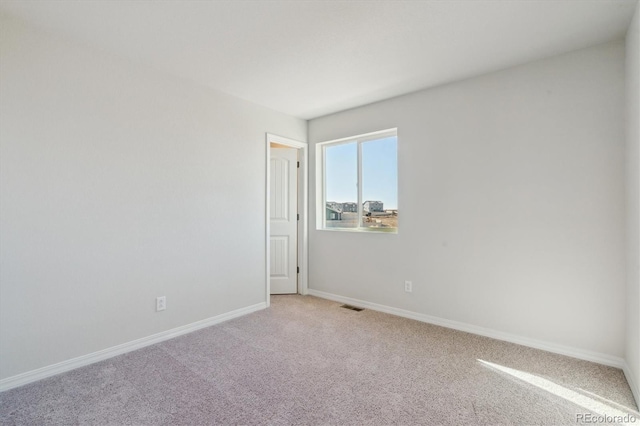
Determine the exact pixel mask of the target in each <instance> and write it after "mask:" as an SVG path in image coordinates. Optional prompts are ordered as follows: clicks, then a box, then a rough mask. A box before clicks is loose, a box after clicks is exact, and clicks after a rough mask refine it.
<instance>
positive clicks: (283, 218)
mask: <svg viewBox="0 0 640 426" xmlns="http://www.w3.org/2000/svg"><path fill="white" fill-rule="evenodd" d="M270 180H271V199H270V210H271V211H270V213H269V217H270V220H271V242H270V255H271V263H270V265H271V294H287V293H297V292H298V272H297V270H298V262H297V259H298V256H297V252H298V207H297V206H298V185H297V182H298V150H297V149H295V148H271V176H270Z"/></svg>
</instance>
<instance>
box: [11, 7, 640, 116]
mask: <svg viewBox="0 0 640 426" xmlns="http://www.w3.org/2000/svg"><path fill="white" fill-rule="evenodd" d="M636 4H637V0H595V1H592V0H464V1H455V0H450V1H445V0H439V1H196V0H183V1H174V0H165V1H146V0H130V1H105V0H89V1H75V0H74V1H69V0H58V1H44V0H42V1H19V0H1V1H0V11H2V12H3V13H4V14H6V15H10V16H11V15H12V16H16V17H18V18H20V19H23V20H25V21H27V22H30V23H32V24H34V25H36V26H40V27H43V28H45V29H47V30H50V31H55V32H58V33H62V34H64V35H66V36H70V37H74V38H76V39H79V40H81V41H82V42H84V43H86V44H87V45H90V46H95V47H100V48H102V49H106V50H108V51H111V52H113V53H116V54H118V55H123V56H126V57H128V58H130V59H132V60H135V61H139V62H142V63H145V64H148V65H151V66H153V67H156V68H159V69H162V70H165V71H168V72H170V73H173V74H177V75H179V76H182V77H185V78H188V79H190V80H193V81H195V82H197V83H200V84H203V85H206V86H209V87H211V88H213V89H216V90H219V91H222V92H226V93H229V94H232V95H235V96H237V97H240V98H243V99H246V100H249V101H252V102H255V103H257V104H261V105H265V106H267V107H270V108H272V109H275V110H278V111H282V112H285V113H288V114H291V115H294V116H297V117H301V118H305V119H309V118H314V117H318V116H321V115H326V114H329V113H333V112H336V111H340V110H344V109H347V108H352V107H356V106H359V105H364V104H367V103H371V102H375V101H378V100H382V99H386V98H389V97H393V96H397V95H401V94H405V93H409V92H413V91H415V90H419V89H423V88H427V87H433V86H435V85H440V84H443V83H447V82H451V81H455V80H460V79H463V78H467V77H470V76H473V75H478V74H482V73H486V72H490V71H494V70H498V69H503V68H507V67H510V66H513V65H517V64H521V63H525V62H529V61H532V60H536V59H540V58H543V57H547V56H551V55H555V54H559V53H563V52H567V51H571V50H575V49H579V48H582V47H587V46H591V45H594V44H598V43H602V42H606V41H610V40H614V39H617V38H621V37H623V36H624V34H625V32H626V29H627V27H628V25H629V23H630V21H631V18H632V16H633V12H634V9H635V7H636Z"/></svg>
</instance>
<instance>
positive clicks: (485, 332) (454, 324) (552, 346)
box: [308, 288, 625, 369]
mask: <svg viewBox="0 0 640 426" xmlns="http://www.w3.org/2000/svg"><path fill="white" fill-rule="evenodd" d="M308 294H309V295H311V296H317V297H320V298H323V299H328V300H333V301H335V302H340V303H347V304H349V305H354V306H358V307H361V308H367V309H372V310H374V311H380V312H384V313H387V314H392V315H397V316H399V317H404V318H409V319H413V320H416V321H422V322H426V323H429V324H434V325H439V326H442V327H447V328H452V329H454V330H460V331H465V332H467V333H472V334H478V335H480V336H485V337H490V338H492V339H497V340H503V341H505V342H511V343H516V344H518V345H522V346H528V347H530V348H535V349H541V350H543V351H547V352H553V353H556V354H560V355H566V356H570V357H572V358H578V359H582V360H585V361H591V362H595V363H598V364H603V365H608V366H610V367H616V368H620V369H623V367H624V365H625V361H624V359H622V358H619V357H616V356H611V355H607V354H602V353H598V352H592V351H587V350H584V349H577V348H572V347H569V346H563V345H558V344H556V343H550V342H545V341H542V340H536V339H530V338H528V337H522V336H518V335H515V334H511V333H505V332H502V331H497V330H493V329H490V328H484V327H479V326H477V325H472V324H467V323H463V322H459V321H452V320H448V319H445V318H439V317H435V316H431V315H426V314H420V313H417V312H412V311H406V310H404V309H399V308H394V307H391V306H386V305H380V304H377V303H372V302H367V301H364V300H358V299H353V298H351V297H345V296H339V295H337V294H332V293H326V292H324V291H319V290H314V289H311V288H310V289H309V293H308Z"/></svg>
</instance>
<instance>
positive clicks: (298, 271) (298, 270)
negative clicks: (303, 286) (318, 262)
mask: <svg viewBox="0 0 640 426" xmlns="http://www.w3.org/2000/svg"><path fill="white" fill-rule="evenodd" d="M296 269H297V273H298V274H299V273H300V267H299V266H297V267H296Z"/></svg>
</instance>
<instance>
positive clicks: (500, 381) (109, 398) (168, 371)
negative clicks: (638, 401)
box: [0, 296, 640, 425]
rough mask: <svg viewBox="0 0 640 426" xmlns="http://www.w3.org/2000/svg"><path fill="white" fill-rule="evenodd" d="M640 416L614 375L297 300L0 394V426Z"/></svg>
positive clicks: (545, 421)
mask: <svg viewBox="0 0 640 426" xmlns="http://www.w3.org/2000/svg"><path fill="white" fill-rule="evenodd" d="M636 409H637V407H636V406H635V404H634V402H633V398H632V395H631V391H630V390H629V387H628V385H627V383H626V381H625V379H624V376H623V374H622V372H621V371H620V370H617V369H615V368H610V367H604V366H601V365H597V364H593V363H590V362H585V361H579V360H576V359H572V358H568V357H564V356H561V355H554V354H550V353H547V352H543V351H539V350H535V349H529V348H526V347H522V346H518V345H514V344H510V343H505V342H500V341H496V340H492V339H488V338H485V337H479V336H475V335H472V334H467V333H463V332H459V331H454V330H449V329H446V328H442V327H437V326H432V325H428V324H424V323H420V322H417V321H412V320H408V319H404V318H399V317H395V316H392V315H387V314H382V313H377V312H374V311H370V310H364V311H362V312H355V311H352V310H347V309H343V308H340V304H338V303H334V302H330V301H326V300H322V299H318V298H314V297H302V296H275V297H272V307H271V308H270V309H267V310H264V311H260V312H256V313H254V314H251V315H248V316H245V317H242V318H238V319H235V320H231V321H228V322H225V323H223V324H219V325H217V326H213V327H209V328H207V329H204V330H200V331H198V332H195V333H192V334H189V335H186V336H182V337H179V338H176V339H173V340H170V341H167V342H164V343H160V344H157V345H154V346H150V347H148V348H145V349H142V350H139V351H136V352H132V353H129V354H126V355H123V356H119V357H116V358H112V359H110V360H107V361H103V362H100V363H98V364H93V365H91V366H88V367H85V368H81V369H78V370H74V371H72V372H69V373H65V374H62V375H59V376H56V377H52V378H49V379H46V380H43V381H40V382H38V383H33V384H30V385H27V386H23V387H21V388H17V389H13V390H11V391H8V392H4V393H2V394H0V423H1V424H3V425H75V424H91V425H108V424H111V425H128V424H139V425H163V424H166V425H177V424H184V425H214V424H223V425H235V424H247V425H250V424H273V425H366V424H369V425H392V424H398V425H462V424H469V425H502V424H504V425H512V424H515V425H534V424H535V425H556V424H558V425H560V424H566V425H576V424H581V423H584V424H587V422H588V421H593V420H594V419H595V420H608V422H605V423H620V422H619V420H624V419H625V416H626V419H627V420H628V422H629V424H637V425H638V424H640V417H639V418H637V419H631V418H630V417H629V416H634V415H635V416H638V412H637V411H636ZM634 420H635V421H634ZM600 424H602V423H600Z"/></svg>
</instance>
